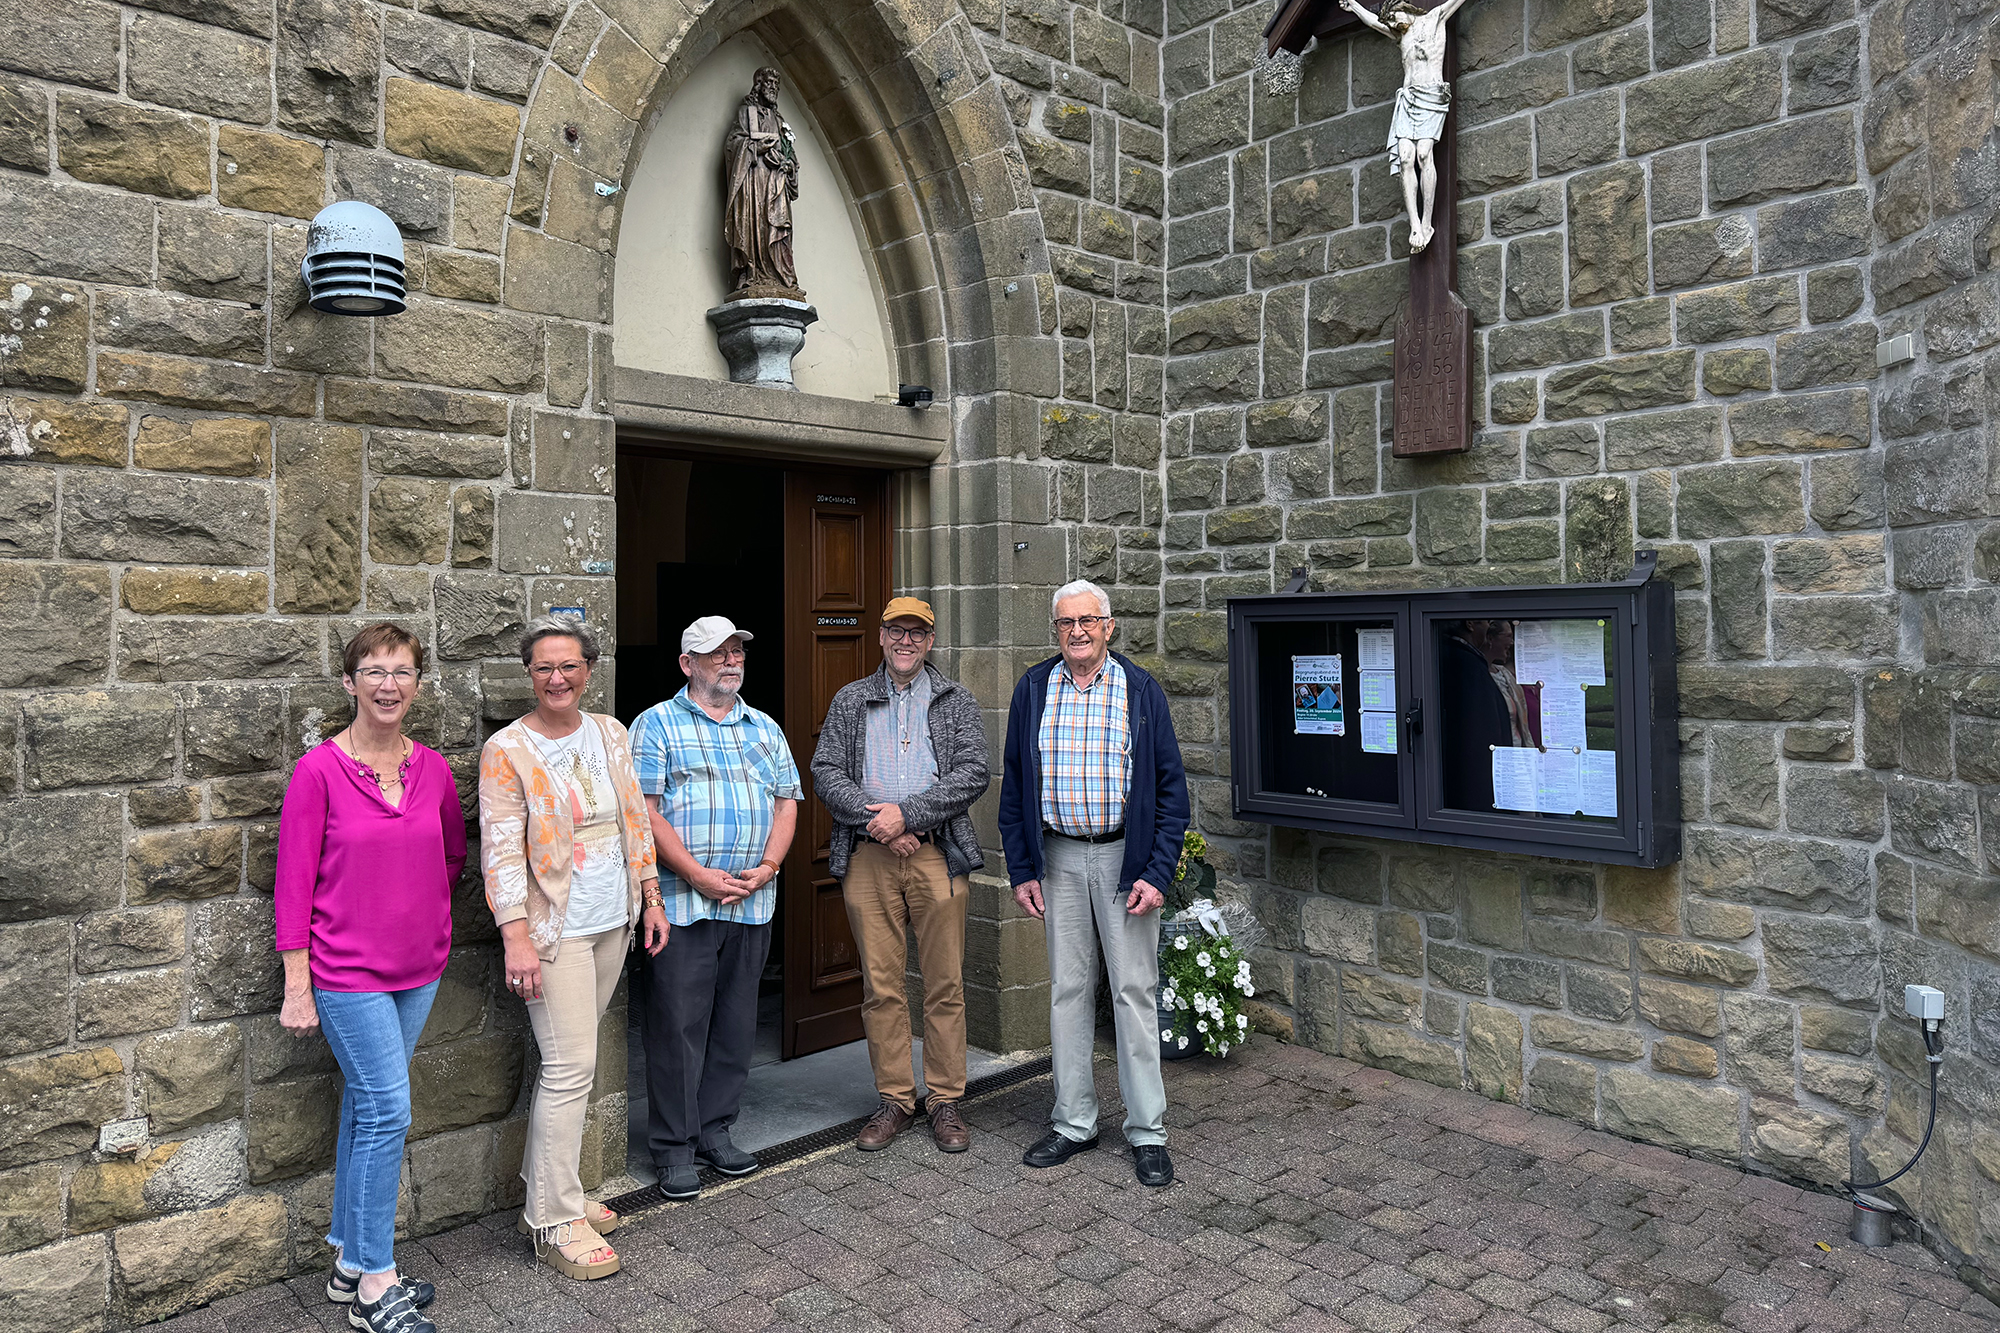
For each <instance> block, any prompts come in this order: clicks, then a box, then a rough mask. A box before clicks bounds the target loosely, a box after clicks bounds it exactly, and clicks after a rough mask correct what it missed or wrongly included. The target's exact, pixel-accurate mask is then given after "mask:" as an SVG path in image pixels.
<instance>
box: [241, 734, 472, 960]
mask: <svg viewBox="0 0 2000 1333" xmlns="http://www.w3.org/2000/svg"><path fill="white" fill-rule="evenodd" d="M463 869H465V815H464V812H463V810H462V809H461V807H460V806H459V803H458V784H457V783H456V782H455V781H453V779H452V776H451V768H450V767H449V766H448V765H447V764H446V763H445V761H444V756H443V755H441V754H439V753H438V752H437V751H436V750H433V749H430V748H429V747H427V746H423V745H418V744H416V743H415V742H414V741H413V742H411V749H410V761H409V772H408V773H407V774H406V775H405V776H404V779H403V803H402V807H401V808H400V809H398V808H397V807H395V806H392V805H390V804H389V803H388V801H386V800H384V799H383V797H382V793H381V791H380V790H379V789H377V787H376V786H375V783H374V782H373V781H372V780H371V779H369V778H366V777H363V776H362V775H361V771H360V766H359V765H358V764H357V763H356V762H355V761H354V760H353V759H352V758H350V757H349V756H348V755H346V754H344V753H343V752H342V751H341V749H340V747H339V746H337V745H335V744H334V743H333V742H332V741H325V742H322V743H321V744H319V745H317V746H315V747H313V748H312V749H311V750H309V751H307V752H306V754H305V755H304V757H302V758H301V759H300V760H299V763H298V767H297V768H295V769H293V770H292V781H291V785H290V786H288V787H287V788H286V789H285V809H284V813H283V814H281V815H280V816H279V817H278V877H277V921H278V930H277V936H278V940H277V943H278V950H279V952H283V951H285V950H287V949H307V950H309V956H310V958H311V962H312V981H313V985H314V986H315V987H317V988H318V989H320V990H330V991H397V990H409V989H412V988H413V987H417V986H427V985H429V984H430V983H431V982H433V981H436V980H437V979H438V977H440V976H441V975H443V973H444V963H445V955H446V954H447V953H448V952H449V951H450V949H451V888H452V885H454V884H456V883H457V882H458V875H459V872H460V871H461V870H463Z"/></svg>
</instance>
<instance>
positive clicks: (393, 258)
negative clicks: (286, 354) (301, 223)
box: [299, 199, 404, 316]
mask: <svg viewBox="0 0 2000 1333" xmlns="http://www.w3.org/2000/svg"><path fill="white" fill-rule="evenodd" d="M299 276H300V277H302V278H304V279H305V284H306V292H307V295H308V298H309V299H310V300H311V302H312V308H313V309H315V310H319V311H323V312H325V313H326V314H329V315H362V316H373V315H400V314H401V313H402V312H403V309H404V302H403V296H404V287H403V236H402V233H401V232H399V231H397V230H396V224H395V222H394V221H393V220H392V219H391V218H390V217H389V215H388V214H387V213H384V212H383V211H382V210H381V209H379V208H377V207H375V206H374V205H373V204H364V203H361V202H359V201H357V200H352V199H347V200H342V201H341V202H340V203H337V204H328V205H327V206H326V207H325V208H322V209H321V210H320V211H319V216H318V217H315V218H314V219H313V220H312V226H311V228H310V229H308V230H307V232H306V257H305V259H304V260H303V261H302V262H301V263H300V264H299Z"/></svg>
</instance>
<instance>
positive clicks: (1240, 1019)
mask: <svg viewBox="0 0 2000 1333" xmlns="http://www.w3.org/2000/svg"><path fill="white" fill-rule="evenodd" d="M1249 1026H1250V1019H1249V1018H1248V1017H1247V1016H1246V1015H1243V1014H1238V1015H1236V1030H1237V1031H1238V1032H1241V1031H1242V1030H1243V1029H1244V1028H1247V1027H1249Z"/></svg>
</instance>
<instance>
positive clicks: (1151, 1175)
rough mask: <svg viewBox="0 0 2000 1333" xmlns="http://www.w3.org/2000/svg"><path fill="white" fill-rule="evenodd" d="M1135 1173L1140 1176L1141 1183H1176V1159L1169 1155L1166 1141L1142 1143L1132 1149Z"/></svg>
mask: <svg viewBox="0 0 2000 1333" xmlns="http://www.w3.org/2000/svg"><path fill="white" fill-rule="evenodd" d="M1132 1169H1133V1173H1134V1174H1135V1175H1137V1176H1138V1177H1139V1183H1140V1184H1141V1185H1152V1186H1155V1187H1158V1186H1160V1185H1171V1184H1173V1183H1174V1159H1173V1158H1171V1157H1169V1156H1167V1145H1165V1144H1164V1143H1141V1144H1138V1145H1136V1146H1134V1147H1133V1149H1132Z"/></svg>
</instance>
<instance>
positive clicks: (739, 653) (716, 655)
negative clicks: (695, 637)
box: [688, 644, 750, 662]
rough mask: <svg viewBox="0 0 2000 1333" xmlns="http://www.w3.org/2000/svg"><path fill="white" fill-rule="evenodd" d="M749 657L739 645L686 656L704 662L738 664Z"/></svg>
mask: <svg viewBox="0 0 2000 1333" xmlns="http://www.w3.org/2000/svg"><path fill="white" fill-rule="evenodd" d="M749 655H750V654H749V652H748V651H747V650H746V649H745V648H744V647H743V646H742V645H741V644H738V645H737V646H736V647H734V648H717V649H716V650H715V651H714V652H712V653H689V654H688V656H689V657H698V658H700V659H701V660H702V661H704V662H740V661H742V660H743V659H744V658H746V657H748V656H749Z"/></svg>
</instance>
